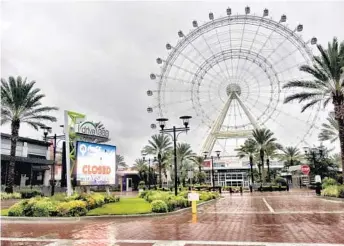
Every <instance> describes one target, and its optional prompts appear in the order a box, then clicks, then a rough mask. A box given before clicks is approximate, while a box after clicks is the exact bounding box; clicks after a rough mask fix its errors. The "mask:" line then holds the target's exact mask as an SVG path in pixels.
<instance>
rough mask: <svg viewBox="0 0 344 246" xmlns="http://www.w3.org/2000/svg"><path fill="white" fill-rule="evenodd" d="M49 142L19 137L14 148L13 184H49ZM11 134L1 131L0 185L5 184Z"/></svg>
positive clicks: (50, 163)
mask: <svg viewBox="0 0 344 246" xmlns="http://www.w3.org/2000/svg"><path fill="white" fill-rule="evenodd" d="M48 147H49V143H47V142H45V141H41V140H36V139H31V138H25V137H19V138H18V142H17V148H16V157H15V161H16V165H15V178H14V185H15V186H20V187H25V186H37V185H39V186H49V179H50V176H51V175H50V170H51V165H52V164H53V162H52V161H51V160H49V159H50V158H49V157H50V156H49V151H48ZM10 151H11V135H10V134H5V133H1V185H5V183H6V179H7V173H8V165H9V161H10Z"/></svg>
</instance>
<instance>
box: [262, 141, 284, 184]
mask: <svg viewBox="0 0 344 246" xmlns="http://www.w3.org/2000/svg"><path fill="white" fill-rule="evenodd" d="M281 148H282V146H280V145H279V144H278V143H271V144H268V145H267V146H266V149H265V155H266V166H267V167H268V178H267V182H271V178H270V176H271V172H270V159H273V158H275V157H277V156H278V154H277V150H278V149H281Z"/></svg>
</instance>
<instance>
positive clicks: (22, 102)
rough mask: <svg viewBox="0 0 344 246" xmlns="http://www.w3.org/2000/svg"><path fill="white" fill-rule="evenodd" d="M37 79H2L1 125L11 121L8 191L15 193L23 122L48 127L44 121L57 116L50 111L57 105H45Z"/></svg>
mask: <svg viewBox="0 0 344 246" xmlns="http://www.w3.org/2000/svg"><path fill="white" fill-rule="evenodd" d="M35 83H36V82H35V81H31V82H28V81H27V79H24V81H23V79H22V78H21V77H20V76H18V77H17V78H14V77H9V78H8V81H6V80H5V79H3V78H2V79H1V125H3V124H6V123H11V153H10V162H9V166H8V173H7V180H6V190H5V191H6V192H9V193H13V184H14V178H15V177H14V170H15V156H16V147H17V141H18V137H19V128H20V124H21V123H26V124H28V125H29V126H31V127H33V128H34V129H35V130H39V128H42V127H47V126H46V125H45V124H44V123H43V121H49V122H55V121H56V118H55V117H53V116H51V115H49V114H48V112H51V111H55V110H58V108H56V107H43V106H42V102H41V100H42V99H43V98H44V97H45V95H44V94H40V92H41V90H40V89H38V88H34V85H35Z"/></svg>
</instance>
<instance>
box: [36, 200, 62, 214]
mask: <svg viewBox="0 0 344 246" xmlns="http://www.w3.org/2000/svg"><path fill="white" fill-rule="evenodd" d="M31 209H32V212H31V213H32V216H33V217H48V216H56V215H57V208H56V205H55V204H54V203H53V202H52V201H50V200H49V199H42V200H38V201H36V202H35V203H34V205H33V206H32V207H31Z"/></svg>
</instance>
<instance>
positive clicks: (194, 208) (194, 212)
mask: <svg viewBox="0 0 344 246" xmlns="http://www.w3.org/2000/svg"><path fill="white" fill-rule="evenodd" d="M191 206H192V213H193V214H197V203H196V201H192V202H191Z"/></svg>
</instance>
